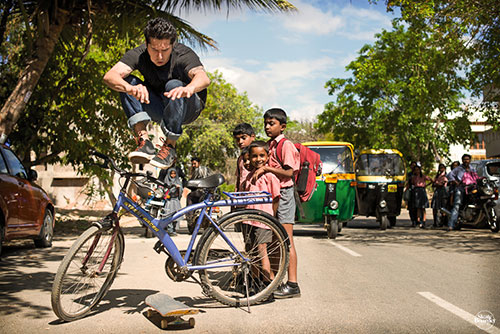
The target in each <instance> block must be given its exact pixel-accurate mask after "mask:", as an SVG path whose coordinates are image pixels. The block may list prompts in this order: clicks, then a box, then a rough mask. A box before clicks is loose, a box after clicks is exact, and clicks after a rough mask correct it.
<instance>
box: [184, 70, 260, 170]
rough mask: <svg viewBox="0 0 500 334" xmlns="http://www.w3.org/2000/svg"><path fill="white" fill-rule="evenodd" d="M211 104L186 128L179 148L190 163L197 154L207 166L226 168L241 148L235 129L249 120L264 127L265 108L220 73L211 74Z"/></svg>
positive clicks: (250, 122)
mask: <svg viewBox="0 0 500 334" xmlns="http://www.w3.org/2000/svg"><path fill="white" fill-rule="evenodd" d="M209 77H210V80H211V84H210V86H209V88H208V96H207V103H206V106H205V109H203V111H202V113H201V115H200V117H198V119H197V120H196V121H194V122H193V123H191V124H188V125H186V126H185V127H184V129H183V131H184V134H183V135H182V136H181V137H180V138H179V140H178V142H177V145H176V151H177V155H178V156H180V157H183V158H182V159H183V160H182V162H183V163H184V164H185V165H187V163H188V162H189V159H191V157H193V156H197V157H199V158H200V159H201V160H202V161H203V162H204V164H205V165H208V166H209V167H210V168H212V169H214V170H219V171H224V170H225V168H226V166H227V165H226V164H227V161H228V159H229V158H235V157H237V155H238V152H239V149H238V147H237V146H236V145H235V143H234V139H233V129H234V127H235V126H236V125H237V124H239V123H244V122H245V123H249V124H251V125H252V126H254V128H255V129H256V131H258V129H259V128H262V126H261V124H262V115H263V111H262V108H260V107H258V106H256V105H254V104H253V103H252V102H251V101H250V100H249V99H248V97H247V95H246V93H238V91H237V90H236V88H235V87H234V86H233V85H232V84H230V83H228V82H226V81H225V80H224V79H223V77H222V75H221V74H220V73H219V72H217V71H216V72H215V73H213V74H210V73H209Z"/></svg>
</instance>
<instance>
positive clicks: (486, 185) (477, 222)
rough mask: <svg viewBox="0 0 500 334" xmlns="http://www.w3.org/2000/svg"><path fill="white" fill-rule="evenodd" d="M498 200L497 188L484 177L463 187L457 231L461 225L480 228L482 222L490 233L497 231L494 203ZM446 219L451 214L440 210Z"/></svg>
mask: <svg viewBox="0 0 500 334" xmlns="http://www.w3.org/2000/svg"><path fill="white" fill-rule="evenodd" d="M497 199H498V187H497V186H496V185H495V183H494V182H493V181H490V180H488V179H487V178H485V177H481V178H479V179H477V182H476V183H475V184H472V185H468V186H465V195H464V200H463V203H462V205H461V206H460V209H459V213H458V219H457V226H456V228H457V229H460V228H461V227H462V225H472V226H478V227H479V226H482V225H484V221H486V223H487V224H488V225H489V227H490V230H491V232H493V233H497V232H498V230H499V224H498V223H499V222H498V217H497V214H496V211H495V205H496V203H495V201H496V200H497ZM441 212H444V213H445V214H446V215H447V216H448V218H449V216H450V215H451V212H450V211H449V210H447V209H445V208H441Z"/></svg>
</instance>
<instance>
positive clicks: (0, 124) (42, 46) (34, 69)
mask: <svg viewBox="0 0 500 334" xmlns="http://www.w3.org/2000/svg"><path fill="white" fill-rule="evenodd" d="M68 19H69V16H68V15H65V14H62V13H61V14H60V15H58V20H55V22H54V23H53V24H51V25H50V26H49V30H48V31H47V33H46V34H44V35H43V36H40V37H38V38H37V40H36V44H35V51H34V53H35V54H34V56H33V58H32V59H30V60H28V64H27V66H26V67H25V68H24V70H23V71H22V72H21V75H20V77H19V80H18V82H17V85H16V87H15V88H14V91H13V92H12V93H11V94H10V96H9V98H8V99H7V101H6V102H5V104H4V105H3V107H2V110H1V111H0V143H5V141H6V140H7V136H8V135H9V134H10V133H11V132H12V129H13V127H14V125H15V124H16V122H17V121H18V120H19V118H20V117H21V114H22V112H23V111H24V109H25V107H26V104H27V103H28V101H29V99H30V97H31V94H32V93H33V90H34V89H35V87H36V85H37V83H38V80H39V79H40V77H41V75H42V73H43V70H44V69H45V66H46V65H47V63H48V61H49V59H50V56H51V55H52V52H53V51H54V47H55V45H56V43H57V41H58V40H59V35H60V34H61V31H62V29H63V28H64V26H65V25H66V23H67V22H68Z"/></svg>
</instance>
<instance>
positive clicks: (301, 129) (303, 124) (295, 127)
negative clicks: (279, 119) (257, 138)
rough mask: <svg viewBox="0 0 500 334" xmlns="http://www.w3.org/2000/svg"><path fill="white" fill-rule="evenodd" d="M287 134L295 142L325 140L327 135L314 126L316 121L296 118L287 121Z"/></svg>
mask: <svg viewBox="0 0 500 334" xmlns="http://www.w3.org/2000/svg"><path fill="white" fill-rule="evenodd" d="M285 136H286V137H287V138H288V139H290V140H291V141H293V142H295V143H303V142H307V141H318V140H324V138H325V136H324V135H323V134H321V133H319V131H318V130H317V129H316V128H315V127H314V122H312V121H294V120H291V121H288V122H287V124H286V130H285ZM267 139H269V138H267ZM267 139H266V140H267Z"/></svg>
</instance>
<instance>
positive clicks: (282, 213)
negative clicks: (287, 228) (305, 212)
mask: <svg viewBox="0 0 500 334" xmlns="http://www.w3.org/2000/svg"><path fill="white" fill-rule="evenodd" d="M295 207H296V205H295V197H294V190H293V187H287V188H281V190H280V201H279V204H278V212H276V217H277V218H278V221H279V222H280V223H281V224H295Z"/></svg>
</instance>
